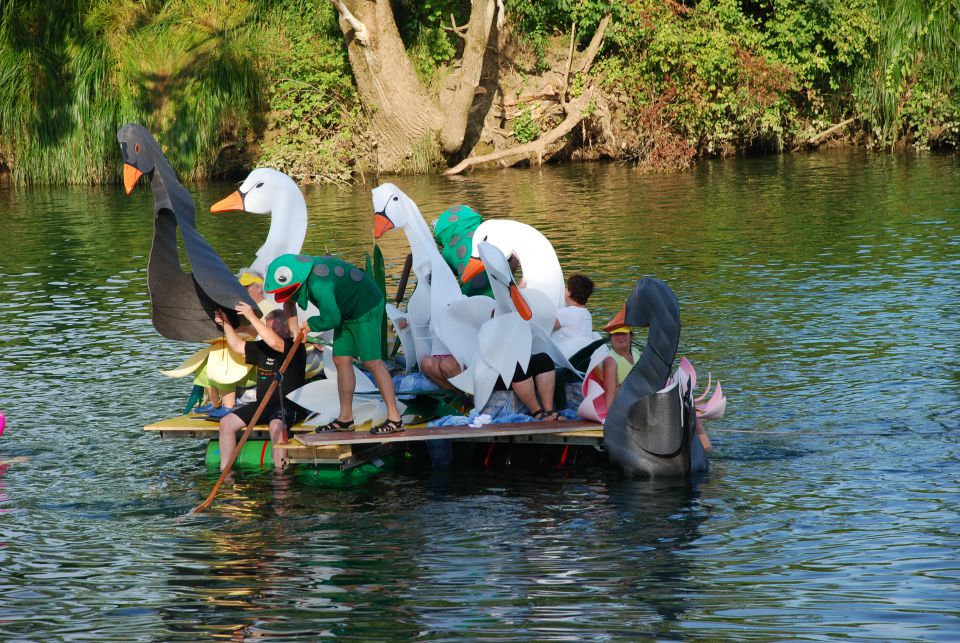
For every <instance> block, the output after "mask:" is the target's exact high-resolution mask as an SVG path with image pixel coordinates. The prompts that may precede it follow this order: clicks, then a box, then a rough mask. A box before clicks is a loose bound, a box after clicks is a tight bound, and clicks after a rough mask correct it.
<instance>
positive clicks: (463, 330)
mask: <svg viewBox="0 0 960 643" xmlns="http://www.w3.org/2000/svg"><path fill="white" fill-rule="evenodd" d="M495 308H496V302H494V301H493V299H491V298H490V297H486V296H483V295H477V296H475V297H466V298H462V299H457V300H455V301H453V302H451V303H450V305H449V306H447V307H446V308H445V309H443V310H442V311H441V312H440V313H439V314H438V318H437V320H436V322H437V323H436V324H434V326H435V328H436V330H437V332H438V333H439V336H440V341H442V342H443V343H444V345H445V346H446V347H447V349H448V350H449V351H450V354H451V355H453V357H454V359H456V360H457V362H459V363H460V366H468V365H470V364H472V363H473V360H474V357H475V356H476V354H477V336H478V335H479V334H480V329H481V328H482V327H483V325H484V324H485V323H487V322H488V321H490V316H491V314H493V311H494V309H495ZM457 388H460V387H459V386H457ZM461 390H463V389H461Z"/></svg>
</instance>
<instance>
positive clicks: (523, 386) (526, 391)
mask: <svg viewBox="0 0 960 643" xmlns="http://www.w3.org/2000/svg"><path fill="white" fill-rule="evenodd" d="M510 388H511V389H512V390H513V393H514V395H516V396H517V399H518V400H520V402H522V403H523V405H524V406H526V407H527V409H528V410H529V411H530V415H534V414H535V413H537V412H538V411H540V410H541V409H542V407H541V406H540V403H539V402H537V390H536V388H535V387H534V385H533V378H532V377H528V378H527V379H525V380H520V381H517V382H513V383H511V384H510Z"/></svg>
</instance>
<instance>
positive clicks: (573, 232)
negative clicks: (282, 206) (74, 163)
mask: <svg viewBox="0 0 960 643" xmlns="http://www.w3.org/2000/svg"><path fill="white" fill-rule="evenodd" d="M394 181H395V182H396V183H397V184H398V185H400V187H401V188H402V189H403V190H405V191H406V192H407V193H408V194H409V195H410V196H411V197H412V198H413V199H414V200H416V201H417V202H418V204H419V205H420V207H421V210H422V211H423V212H424V215H425V216H426V218H427V219H428V220H432V219H434V218H436V217H437V216H439V214H440V212H441V211H442V210H443V209H444V208H445V207H448V206H450V205H453V204H456V203H467V204H469V205H471V206H473V207H475V208H476V209H477V210H479V211H480V212H482V213H483V214H484V215H485V216H488V217H509V218H515V219H519V220H522V221H526V222H528V223H531V224H534V225H536V226H537V227H539V228H540V229H541V230H542V231H543V232H544V233H545V234H546V235H547V236H548V237H549V238H550V239H551V240H552V241H553V242H554V245H555V247H556V249H557V252H558V254H559V256H560V259H561V263H562V264H563V266H564V269H565V271H566V272H567V273H568V274H569V273H571V272H573V271H581V272H585V273H586V274H589V275H591V276H593V277H594V278H595V281H596V282H597V284H598V292H597V293H596V294H595V295H594V297H593V298H592V299H591V301H590V307H591V308H592V310H593V313H594V321H595V325H596V326H598V327H599V326H601V325H602V324H603V323H604V322H605V321H606V320H607V319H609V318H610V317H611V316H612V315H613V313H614V312H616V310H618V309H619V307H620V305H621V304H622V303H623V301H624V299H625V297H626V296H627V294H628V293H629V291H630V289H631V288H632V285H633V283H634V282H635V281H636V279H637V278H639V277H641V276H643V275H654V276H658V277H660V278H662V279H664V280H665V281H666V282H667V283H669V284H670V285H671V286H672V287H673V289H674V290H675V291H676V293H677V295H678V297H679V299H680V302H681V314H682V321H683V336H682V339H681V349H680V353H681V354H683V355H686V356H688V357H689V358H690V359H691V360H693V362H694V364H696V365H697V366H698V369H699V371H700V372H701V377H703V379H704V380H706V377H705V376H706V373H707V372H708V371H709V372H712V373H713V375H714V377H715V378H716V377H719V378H720V379H721V380H722V382H723V387H724V390H725V391H726V393H727V396H728V398H729V406H728V411H727V415H726V417H725V418H724V419H723V420H721V421H719V422H715V423H713V424H712V425H711V426H710V427H709V428H710V430H711V436H712V439H713V443H714V452H713V455H712V457H711V463H710V472H709V473H708V474H707V475H706V476H705V477H704V478H703V479H702V480H697V481H695V482H693V483H675V482H649V481H634V480H623V479H621V478H620V477H619V476H618V475H617V474H616V472H615V471H612V470H610V469H608V468H606V467H603V466H599V465H594V466H586V467H580V468H576V469H574V470H573V472H569V471H567V472H564V471H556V470H547V471H540V470H525V469H517V468H504V467H495V468H493V469H491V470H482V469H474V470H463V471H453V472H431V471H429V470H418V469H413V470H407V469H404V470H401V471H399V472H393V473H387V474H384V475H382V476H380V477H378V478H376V479H375V480H373V481H370V482H368V483H366V484H364V485H362V486H356V487H352V488H347V489H328V488H320V487H316V486H310V485H308V484H306V483H305V482H303V481H302V480H300V479H298V478H294V477H292V476H290V475H288V474H273V473H264V474H251V473H240V474H238V475H237V476H236V478H235V482H234V484H232V485H231V486H229V487H227V488H225V489H224V490H223V491H222V492H221V495H220V496H219V498H218V500H217V501H216V502H215V504H214V506H213V508H212V510H210V511H208V512H206V513H203V514H199V515H190V514H188V512H189V511H190V509H191V508H193V507H194V506H196V505H197V504H198V503H199V502H200V501H201V500H202V499H203V498H205V497H206V495H207V493H208V492H209V491H210V489H211V486H212V484H213V482H214V481H215V479H216V474H215V473H211V472H210V471H208V470H207V469H206V468H205V467H204V466H203V464H202V454H203V443H202V441H195V440H174V439H166V440H164V439H161V438H159V437H158V436H156V435H152V434H146V433H145V432H144V431H143V430H142V427H143V426H144V425H145V424H148V423H150V422H152V421H155V420H157V419H161V418H163V417H167V416H170V415H174V414H175V413H176V412H177V411H178V409H179V408H181V407H182V405H183V403H184V401H185V398H186V396H187V394H188V392H189V385H190V384H189V381H188V380H171V379H167V378H164V377H163V376H162V375H160V374H159V373H158V370H159V369H161V368H171V367H173V366H176V365H177V364H179V363H180V361H181V360H182V359H183V358H184V357H186V355H188V354H189V353H190V352H192V351H193V350H194V348H195V347H194V346H190V345H186V344H176V343H174V342H170V341H168V340H165V339H163V338H161V337H160V336H159V335H157V333H156V332H155V331H154V330H153V328H152V326H151V324H150V319H149V302H148V299H147V292H146V263H147V256H148V254H149V250H150V240H151V237H152V213H153V197H152V195H151V194H150V193H149V192H148V191H147V190H137V191H136V192H135V193H134V194H133V195H132V196H130V197H125V196H123V194H122V190H120V189H119V188H104V189H60V188H36V189H32V190H16V191H13V190H8V189H4V190H0V243H2V247H0V384H2V386H0V411H2V412H3V413H4V414H5V415H6V418H7V429H6V433H5V434H4V435H3V436H2V437H0V639H2V640H38V641H41V640H73V639H78V640H142V641H174V640H182V641H192V640H197V639H205V638H224V639H231V638H232V639H233V640H248V639H250V640H252V639H257V640H279V639H283V640H330V639H334V638H347V639H353V640H364V641H367V640H391V639H395V640H409V639H425V640H450V639H467V640H517V639H523V640H538V641H541V640H579V639H588V640H647V639H660V640H708V641H714V640H798V639H802V640H811V639H816V640H823V639H834V638H847V639H852V640H865V639H873V640H883V641H890V640H939V641H951V640H952V641H955V640H960V511H958V504H960V410H958V409H960V367H958V365H957V364H958V357H960V356H958V343H960V332H958V330H960V328H958V321H960V162H958V160H957V158H956V157H938V156H928V157H920V158H916V157H909V158H903V157H891V156H886V155H876V156H874V155H868V154H866V153H863V152H847V151H844V152H834V153H823V154H819V155H815V156H804V155H793V156H784V157H776V158H765V159H755V160H738V161H717V162H710V163H704V164H702V165H700V166H699V167H697V168H696V169H695V170H694V171H692V172H690V173H687V174H680V175H675V176H653V177H649V176H638V175H637V174H635V173H634V172H633V171H632V170H630V169H629V168H625V167H620V166H614V165H573V166H567V167H562V168H543V169H533V170H508V171H504V172H493V173H474V174H472V175H470V176H467V177H463V178H455V179H443V178H439V177H417V178H407V177H400V178H397V179H394ZM371 187H372V186H370V185H367V186H364V187H360V188H357V189H355V190H338V189H336V188H317V189H310V190H308V191H307V201H308V205H309V207H310V228H309V231H308V237H307V242H306V244H305V247H304V250H305V252H309V253H312V254H324V253H326V252H333V253H337V254H340V255H341V256H343V257H345V258H347V259H348V260H351V261H356V262H362V258H363V255H364V253H365V252H366V251H367V250H368V249H369V248H370V243H371V230H372V225H373V221H372V213H371V206H370V196H369V189H370V188H371ZM190 189H191V191H192V192H193V194H194V197H195V199H196V201H197V205H198V211H199V212H198V226H199V228H200V230H201V232H202V233H203V234H204V235H206V237H207V239H208V240H210V241H211V243H212V245H213V246H214V247H215V248H216V249H217V250H218V251H219V252H220V253H221V255H222V256H223V257H224V259H225V260H226V261H227V263H228V265H230V266H231V267H232V268H239V267H241V266H244V265H247V264H249V263H250V261H251V260H252V258H253V253H254V251H255V250H256V249H257V248H258V247H259V245H260V243H262V240H263V238H264V236H265V235H266V231H267V221H266V219H264V218H259V217H254V216H252V215H241V216H232V217H225V218H214V217H213V216H212V215H210V214H209V213H208V212H207V209H208V208H209V206H210V204H212V203H213V202H214V201H216V200H218V199H220V198H222V197H223V196H225V195H226V194H228V193H229V192H230V191H232V190H233V189H234V186H233V185H228V184H220V185H210V186H202V187H196V186H192V187H191V188H190ZM383 248H384V252H385V255H386V258H387V262H388V270H389V271H391V272H392V273H393V274H392V279H393V280H394V283H395V280H396V273H397V272H398V271H399V265H400V262H401V261H402V258H403V256H405V254H406V251H407V250H406V240H405V237H403V235H401V234H400V233H397V232H394V233H390V234H388V235H387V236H386V237H385V239H384V241H383ZM388 287H392V285H389V286H388Z"/></svg>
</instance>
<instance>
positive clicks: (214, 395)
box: [207, 386, 221, 408]
mask: <svg viewBox="0 0 960 643" xmlns="http://www.w3.org/2000/svg"><path fill="white" fill-rule="evenodd" d="M207 397H208V398H210V404H213V405H214V406H215V407H217V408H219V407H220V404H221V400H220V391H218V390H217V389H215V388H213V387H212V386H208V387H207Z"/></svg>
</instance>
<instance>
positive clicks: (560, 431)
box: [144, 415, 603, 470]
mask: <svg viewBox="0 0 960 643" xmlns="http://www.w3.org/2000/svg"><path fill="white" fill-rule="evenodd" d="M313 428H314V427H312V426H304V425H302V424H298V425H295V426H294V427H293V428H292V429H291V436H290V437H291V441H290V444H288V445H285V446H284V448H285V449H286V450H287V455H288V458H289V461H290V463H291V464H335V465H339V466H340V468H341V469H344V470H345V469H349V468H352V467H354V466H358V465H360V464H363V463H365V462H370V461H373V460H375V459H377V458H382V457H383V456H385V455H388V454H389V453H392V452H394V451H396V450H398V449H400V448H401V447H402V443H404V442H426V441H428V440H462V441H464V442H478V443H489V442H512V443H517V444H562V445H567V444H569V445H585V446H602V445H603V426H602V425H601V424H597V423H596V422H588V421H586V420H558V421H556V422H515V423H509V424H485V425H483V426H482V427H479V428H474V427H471V426H467V425H462V426H443V427H427V426H425V425H422V424H419V425H408V426H407V427H406V430H405V431H403V432H402V433H391V434H388V435H373V434H372V433H370V424H369V423H368V424H366V425H364V426H360V427H358V428H357V430H356V431H346V432H337V433H314V432H313ZM217 429H218V424H217V422H214V421H212V420H208V419H207V418H206V416H203V415H181V416H178V417H174V418H170V419H167V420H162V421H160V422H156V423H154V424H149V425H147V426H145V427H144V430H145V431H150V432H154V433H159V434H160V435H161V437H165V438H167V437H177V438H215V437H217ZM250 439H253V440H269V439H270V435H269V433H268V432H267V427H265V426H263V427H260V426H257V427H254V429H253V431H252V433H251V435H250Z"/></svg>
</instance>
